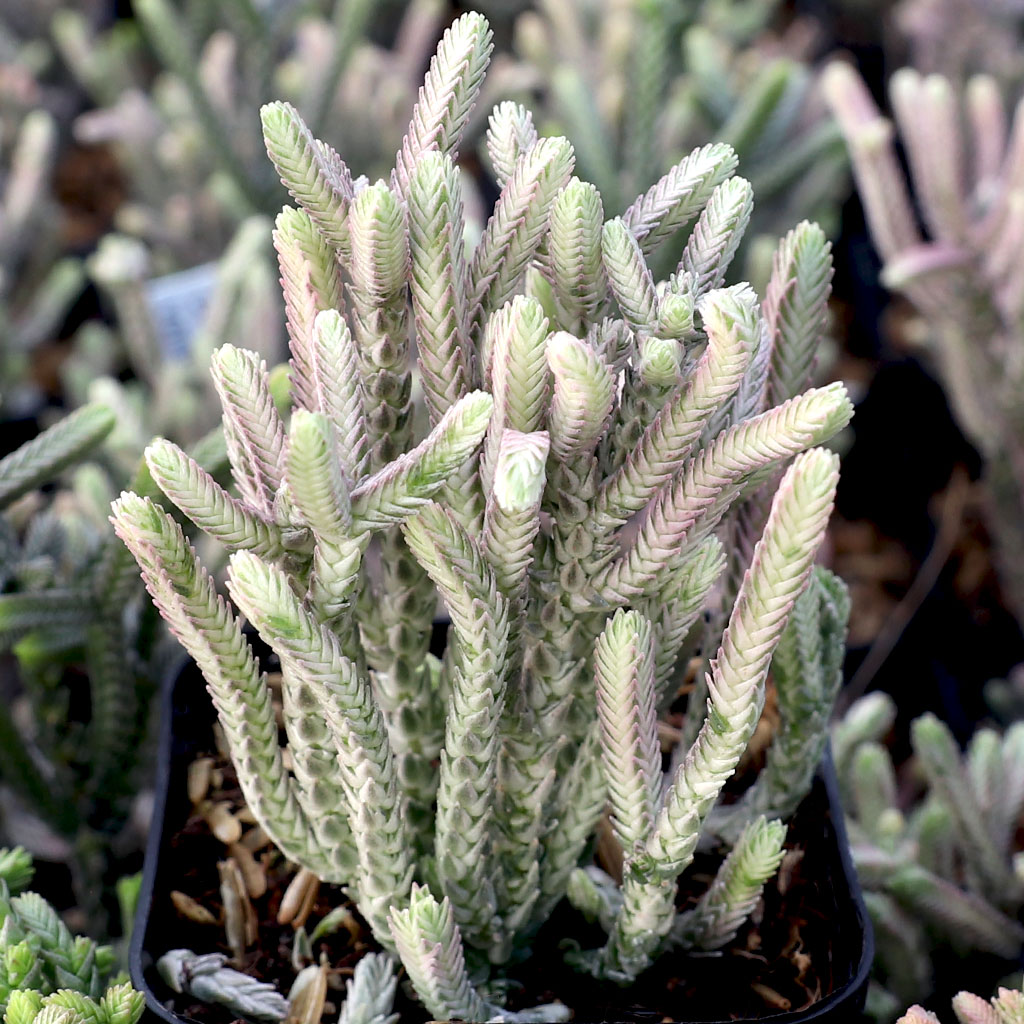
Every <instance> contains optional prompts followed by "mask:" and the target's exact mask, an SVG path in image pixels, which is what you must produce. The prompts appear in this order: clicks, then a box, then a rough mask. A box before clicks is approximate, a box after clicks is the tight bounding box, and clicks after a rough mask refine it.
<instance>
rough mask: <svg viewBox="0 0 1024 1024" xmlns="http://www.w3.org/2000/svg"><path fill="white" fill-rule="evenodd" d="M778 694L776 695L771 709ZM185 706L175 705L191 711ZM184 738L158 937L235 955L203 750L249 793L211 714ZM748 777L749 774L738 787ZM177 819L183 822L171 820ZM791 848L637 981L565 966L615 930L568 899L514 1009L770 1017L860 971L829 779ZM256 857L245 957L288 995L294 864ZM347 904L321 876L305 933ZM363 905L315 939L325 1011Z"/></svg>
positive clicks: (368, 943)
mask: <svg viewBox="0 0 1024 1024" xmlns="http://www.w3.org/2000/svg"><path fill="white" fill-rule="evenodd" d="M194 672H195V670H194V669H190V670H189V671H188V673H187V675H186V677H185V678H184V679H183V681H182V682H180V683H179V691H180V690H181V689H182V688H187V689H188V690H189V692H190V693H191V691H192V690H195V691H197V692H196V693H195V694H194V695H193V696H192V697H190V699H189V700H188V701H187V702H186V713H187V711H188V710H189V709H196V710H198V709H199V708H201V699H206V700H208V698H205V695H203V694H201V693H199V692H198V691H199V685H200V684H199V682H198V681H197V680H196V679H194V678H189V677H190V676H194ZM771 703H772V702H771V701H769V702H768V708H769V711H770V708H771ZM183 717H185V716H182V715H180V714H176V715H175V718H176V719H177V720H179V721H180V720H181V718H183ZM187 717H188V719H189V721H190V722H191V724H192V725H193V726H196V725H197V724H199V723H197V722H196V718H197V717H199V716H198V715H196V714H188V715H187ZM766 717H770V716H766ZM208 721H209V719H208V717H207V723H208ZM203 733H205V735H202V734H203ZM176 748H177V749H176V757H175V764H174V766H173V768H172V776H171V786H172V789H171V792H170V794H169V800H168V808H169V813H168V819H167V827H168V831H169V833H170V834H168V835H167V836H166V837H165V844H164V848H163V853H162V856H161V863H160V868H159V872H158V875H157V879H156V889H155V892H154V900H153V908H152V916H151V919H150V923H149V927H148V931H147V947H148V948H149V951H150V952H151V953H152V955H153V957H154V959H155V958H156V957H159V956H160V955H161V954H162V953H163V952H165V951H166V950H168V949H173V948H177V947H186V948H189V949H192V950H194V951H195V952H197V953H207V952H213V951H219V952H223V953H225V954H228V955H230V953H231V950H230V948H229V946H228V943H227V939H226V935H225V929H224V925H223V920H224V914H223V906H222V897H221V893H220V878H219V875H218V870H217V862H218V861H221V860H223V859H224V858H225V857H226V856H227V850H226V847H225V846H224V845H223V844H222V843H221V842H220V841H219V840H218V839H216V838H215V837H214V836H213V834H212V833H211V830H210V825H209V824H208V820H207V816H206V815H204V813H202V812H201V811H200V810H198V809H197V808H194V807H193V808H192V809H191V811H189V809H188V807H189V801H188V799H187V797H186V796H185V788H186V775H187V772H188V766H189V764H190V763H192V762H193V761H194V760H195V759H196V758H199V757H203V756H208V755H209V756H213V757H214V758H215V760H214V770H213V772H212V778H213V780H214V785H213V787H211V789H210V790H209V791H208V792H207V793H206V799H207V800H212V801H214V802H215V803H226V804H227V805H228V806H229V807H230V808H231V809H232V811H233V812H236V813H239V814H240V817H241V818H242V819H243V820H244V819H245V818H246V813H245V811H244V804H243V801H242V797H241V792H240V790H239V789H238V787H237V783H236V780H235V776H234V772H233V769H232V768H231V765H230V762H229V761H228V760H226V759H225V758H223V757H222V756H220V755H218V754H217V752H216V746H215V744H214V743H213V742H212V733H211V731H210V727H209V724H207V725H206V726H205V727H203V726H201V727H200V729H199V732H198V734H197V736H196V737H195V739H194V740H193V742H192V743H188V744H186V746H182V745H181V744H180V743H177V742H176ZM756 761H757V758H756V757H755V758H754V759H753V760H752V762H751V768H753V767H756ZM741 786H742V782H741V783H740V785H739V786H737V790H738V789H739V788H741ZM175 809H176V810H177V817H175ZM176 822H177V830H176V831H172V830H174V829H175V823H176ZM246 827H248V826H246ZM787 849H788V851H789V853H788V854H787V857H786V859H785V861H784V862H783V867H782V869H781V871H780V874H779V877H778V878H777V879H776V880H774V881H773V882H772V883H770V884H769V886H768V887H766V890H765V894H764V899H763V901H762V904H761V906H760V907H759V909H758V911H757V913H756V914H755V915H754V918H753V919H752V920H751V921H750V922H748V924H747V925H746V926H745V927H744V928H743V929H742V930H741V932H740V933H739V935H738V936H737V938H736V940H735V941H734V942H733V943H732V944H731V945H730V946H729V947H728V948H727V949H725V950H723V951H720V952H715V953H704V954H682V953H679V954H673V955H670V956H667V957H665V958H663V960H662V961H661V963H659V964H658V965H656V966H655V967H654V968H652V969H651V970H650V971H648V972H647V973H646V974H645V975H643V977H642V978H641V979H640V981H639V982H638V983H637V984H636V985H634V986H633V987H632V988H630V989H628V990H624V989H621V988H619V987H617V986H615V985H612V984H608V983H600V982H596V981H595V980H594V979H592V978H589V977H587V976H584V975H581V974H576V973H574V972H573V971H572V970H570V969H569V968H568V967H566V966H565V965H564V963H563V950H564V944H565V939H566V938H567V937H569V938H571V939H572V940H574V942H576V943H578V944H579V945H580V947H581V948H584V949H586V948H596V947H597V946H599V945H600V944H602V942H603V938H604V935H603V932H602V930H601V929H600V927H599V926H597V925H595V924H588V923H587V922H586V921H585V920H584V918H583V917H582V916H581V915H580V914H578V913H577V912H576V911H575V910H574V909H573V908H572V907H571V906H569V905H568V903H566V902H563V903H562V905H561V906H560V907H559V908H558V909H557V910H556V912H555V914H554V915H553V917H552V919H551V921H550V922H549V923H548V924H547V925H545V926H544V928H542V930H541V931H540V932H539V934H538V935H537V936H536V939H535V941H534V943H533V950H532V956H531V957H530V959H529V960H528V961H526V962H524V963H522V964H520V965H513V966H512V967H510V969H509V971H508V980H509V987H508V992H507V1003H508V1006H509V1008H510V1009H520V1008H523V1007H527V1006H532V1005H537V1004H539V1003H548V1002H555V1001H561V1002H564V1003H566V1004H567V1005H569V1006H571V1007H572V1008H573V1011H574V1017H573V1019H574V1020H575V1021H588V1022H598V1021H623V1022H626V1021H638V1022H640V1021H676V1020H680V1021H682V1020H686V1021H716V1020H737V1019H746V1018H758V1017H764V1016H768V1015H772V1014H778V1013H785V1012H787V1011H791V1010H794V1011H795V1010H801V1009H804V1008H806V1007H808V1006H810V1005H812V1004H813V1003H814V1002H815V1001H817V1000H819V999H821V998H822V997H824V996H827V995H828V994H830V993H831V992H832V991H833V990H835V989H836V988H838V987H839V986H841V985H843V984H844V983H845V982H847V981H848V980H849V979H850V977H851V976H852V974H853V973H854V971H855V969H856V968H855V964H856V962H857V959H858V958H859V954H860V949H859V947H858V946H857V943H858V941H859V931H858V929H857V928H856V923H855V922H854V921H852V920H851V921H848V922H846V923H845V925H844V924H842V923H841V922H842V921H843V915H844V914H846V915H848V914H849V913H850V907H849V902H848V896H847V893H846V883H845V881H844V879H843V878H842V877H841V868H840V866H839V863H838V855H837V853H836V849H837V848H836V843H835V833H834V827H833V822H832V817H831V811H830V808H829V806H828V803H827V799H826V796H825V792H824V787H823V785H822V784H821V783H820V781H818V782H816V783H815V787H814V790H813V791H812V793H811V794H810V796H809V797H808V798H807V800H805V802H804V804H803V805H802V806H801V808H800V809H799V810H798V811H797V813H796V815H795V816H794V818H793V820H792V823H791V825H790V829H789V835H788V839H787ZM256 857H257V860H258V863H259V864H260V865H261V867H262V868H263V870H264V871H265V875H266V880H267V889H266V893H265V894H264V895H262V896H259V897H258V898H255V899H252V900H251V903H252V907H253V910H254V911H255V915H256V918H257V919H258V937H257V940H256V942H255V943H253V944H252V945H251V946H250V947H249V948H248V949H247V950H246V952H245V954H244V956H243V957H242V958H241V960H240V961H239V962H238V963H237V966H238V967H239V968H240V969H242V970H244V971H245V972H246V973H248V974H250V975H252V976H254V977H257V978H259V979H261V980H264V981H269V982H272V983H274V984H275V986H276V987H277V988H278V989H279V990H280V991H281V992H283V993H285V994H287V993H288V990H289V988H290V986H291V983H292V981H293V980H294V978H295V974H296V966H295V964H294V963H293V959H292V957H293V946H294V940H295V929H294V925H293V924H281V923H279V922H278V913H279V911H280V908H281V903H282V898H283V897H284V894H285V890H286V888H287V886H288V884H289V883H290V882H291V881H292V879H293V878H294V876H295V868H294V866H290V865H288V864H287V863H286V862H285V861H284V860H283V858H281V857H280V856H279V855H277V854H276V853H275V852H274V851H273V849H272V848H271V847H269V846H267V847H265V848H263V849H261V850H258V851H257V852H256ZM720 860H721V855H720V854H719V853H717V852H716V853H707V854H700V855H698V857H697V859H696V860H695V862H694V864H693V865H692V866H691V868H690V869H689V871H687V873H686V874H685V875H684V877H683V880H682V883H681V885H680V892H679V896H678V900H677V904H678V906H679V907H680V908H681V909H685V908H686V907H687V906H689V905H692V904H693V903H694V902H695V901H696V900H697V898H698V897H699V896H700V895H701V894H702V893H703V892H704V891H705V890H706V888H707V886H708V884H709V883H710V881H711V879H712V877H713V875H714V873H715V870H716V869H717V866H718V864H719V862H720ZM172 890H176V891H177V892H179V893H183V894H185V895H186V896H187V897H189V898H190V899H191V900H193V901H194V902H195V904H197V905H199V906H201V907H203V908H205V909H206V910H207V911H209V912H210V916H211V918H212V919H211V921H209V922H208V923H199V922H197V921H194V920H189V919H188V918H187V917H186V916H183V915H182V914H181V913H179V912H176V911H175V910H174V908H173V907H172V904H171V891H172ZM179 902H180V897H179ZM343 903H346V899H345V896H344V895H343V893H342V892H341V891H340V890H339V889H338V888H337V887H334V886H321V887H320V888H319V891H318V893H317V895H316V899H315V902H314V904H313V906H312V909H311V911H310V913H309V915H308V918H306V923H305V930H306V932H307V933H311V932H312V930H313V928H314V927H315V925H316V923H317V922H319V921H320V920H321V918H323V917H324V916H325V915H326V914H327V913H328V912H329V911H330V910H331V909H333V908H334V907H336V906H338V905H339V904H343ZM349 906H350V907H351V905H349ZM351 909H352V912H353V918H352V920H350V922H349V924H348V927H347V928H342V929H340V930H339V931H338V932H336V933H335V934H333V935H330V936H327V937H326V938H324V939H322V940H318V941H317V942H316V943H315V944H314V946H313V955H314V957H315V958H316V959H317V960H319V959H320V958H321V957H323V958H324V961H325V962H326V963H327V964H328V965H329V967H330V974H329V985H330V986H331V987H330V989H329V992H328V1004H329V1005H328V1006H326V1007H325V1013H324V1020H334V1019H336V1015H337V1011H338V1009H339V1008H340V1004H341V1002H342V1001H343V999H344V982H345V979H346V978H347V977H350V976H351V973H352V970H353V969H354V967H355V964H356V963H357V962H358V960H359V958H360V957H361V956H362V955H363V954H364V953H365V952H367V951H368V950H371V949H376V948H379V947H377V945H376V943H375V942H374V940H373V939H372V937H371V936H370V935H369V932H368V930H367V929H366V927H365V925H364V924H363V923H362V920H361V918H359V917H358V914H357V913H356V912H355V909H354V907H351ZM837 923H838V924H839V927H837ZM302 965H303V964H302V963H300V964H299V966H302ZM148 974H149V977H150V979H151V981H152V983H153V989H154V991H155V992H157V994H158V995H159V996H160V997H161V998H163V996H164V995H165V994H166V995H168V996H170V993H169V991H168V990H167V989H166V987H165V986H163V984H162V983H161V982H160V981H159V979H158V978H156V976H155V972H148ZM173 1008H174V1010H175V1011H176V1012H177V1013H179V1014H182V1015H184V1016H186V1017H189V1018H191V1019H194V1020H197V1021H202V1022H204V1024H228V1022H229V1021H232V1020H233V1019H234V1017H233V1015H232V1014H231V1013H229V1012H227V1011H225V1010H223V1009H220V1008H217V1007H210V1006H205V1005H203V1004H197V1003H195V1001H194V1000H190V999H189V998H188V997H183V996H178V997H176V998H175V1000H174V1002H173ZM396 1009H397V1010H398V1011H399V1012H400V1013H401V1014H402V1016H401V1020H402V1022H403V1024H412V1022H415V1021H424V1020H426V1019H427V1016H426V1015H425V1013H424V1011H423V1010H422V1009H421V1008H419V1007H418V1006H417V1005H416V1004H415V1003H414V1002H413V1001H411V1000H410V999H409V998H408V996H407V995H405V994H400V998H399V1005H398V1006H396Z"/></svg>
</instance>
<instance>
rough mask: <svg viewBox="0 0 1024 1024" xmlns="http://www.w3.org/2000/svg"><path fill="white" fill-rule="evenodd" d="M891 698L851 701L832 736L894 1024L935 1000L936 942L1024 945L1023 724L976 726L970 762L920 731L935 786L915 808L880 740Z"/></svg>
mask: <svg viewBox="0 0 1024 1024" xmlns="http://www.w3.org/2000/svg"><path fill="white" fill-rule="evenodd" d="M895 713H896V709H895V705H894V704H893V702H892V699H891V698H890V697H888V695H885V694H881V693H873V694H869V695H868V696H866V697H863V698H861V700H859V701H857V702H856V703H854V704H853V705H852V706H851V707H850V709H849V710H848V711H847V713H846V715H845V716H844V718H843V719H842V720H841V721H839V722H837V723H836V725H835V727H834V731H833V743H834V747H835V750H836V760H837V766H838V767H839V768H840V771H841V773H842V774H841V775H840V778H842V779H843V780H844V781H845V789H846V792H845V794H844V800H845V804H846V807H847V821H848V826H849V832H850V839H851V848H852V852H853V858H854V863H855V864H856V867H857V874H858V876H859V878H860V880H861V883H862V884H863V885H864V887H865V889H866V893H865V897H866V902H867V905H868V911H869V913H870V914H871V918H872V922H873V923H874V926H875V936H876V943H877V946H878V958H877V961H876V978H877V983H878V984H879V985H884V987H885V988H886V989H887V990H890V992H891V998H886V999H883V998H882V993H881V991H879V992H878V993H876V995H875V998H874V1001H875V1004H876V1005H877V1006H879V1007H883V1006H884V1007H886V1008H888V1009H889V1011H890V1012H889V1013H888V1019H893V1018H894V1017H895V1015H896V1011H898V1008H899V1007H900V1006H905V1005H906V1004H907V1003H908V1002H910V1001H912V1000H914V999H922V998H924V997H926V996H927V994H928V993H929V991H931V980H932V978H931V963H930V960H931V954H932V951H933V950H934V949H935V948H936V946H937V945H939V944H952V945H953V946H954V948H958V949H962V950H970V951H983V952H987V953H991V954H995V955H998V956H1001V957H1005V958H1013V957H1016V956H1018V954H1019V952H1020V950H1021V948H1022V947H1024V928H1022V927H1021V925H1020V923H1019V921H1018V915H1019V912H1020V908H1021V906H1024V854H1022V852H1021V851H1020V850H1018V849H1017V846H1016V841H1015V829H1016V822H1017V821H1018V820H1019V817H1020V813H1021V809H1022V807H1024V724H1022V723H1017V724H1015V725H1013V726H1011V727H1010V728H1008V729H1007V730H1006V731H1005V733H1003V734H1000V733H999V732H998V731H996V730H995V729H991V728H987V727H982V728H979V729H978V730H977V731H976V732H975V734H974V736H973V737H972V739H971V741H970V743H969V744H968V747H967V750H966V752H965V753H961V752H960V750H959V747H958V745H957V743H956V741H955V739H954V738H953V735H952V733H951V732H950V730H949V728H948V726H946V725H945V724H944V723H943V722H941V721H940V720H939V719H938V718H936V717H935V716H934V715H931V714H928V715H923V716H922V717H920V718H918V719H916V720H915V721H914V722H913V724H912V726H911V739H912V742H913V748H914V755H915V761H916V763H917V765H918V767H919V770H920V773H921V774H922V775H923V777H924V779H925V781H926V783H927V788H926V790H925V792H924V794H923V795H922V796H921V797H920V799H918V800H916V801H915V802H914V804H913V805H912V806H910V807H906V806H903V805H902V804H901V802H900V801H899V800H898V799H897V786H896V773H895V769H894V767H893V762H892V759H891V757H890V755H889V752H888V750H887V749H886V748H885V747H884V746H883V745H882V743H881V740H882V739H883V738H884V736H885V734H886V733H887V732H888V731H889V729H890V728H891V726H892V723H893V721H894V719H895Z"/></svg>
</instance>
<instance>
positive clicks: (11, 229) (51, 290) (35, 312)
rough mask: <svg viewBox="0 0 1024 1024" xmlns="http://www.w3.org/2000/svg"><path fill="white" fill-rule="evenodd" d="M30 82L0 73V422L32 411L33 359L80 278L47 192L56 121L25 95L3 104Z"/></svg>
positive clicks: (35, 401)
mask: <svg viewBox="0 0 1024 1024" xmlns="http://www.w3.org/2000/svg"><path fill="white" fill-rule="evenodd" d="M14 67H15V69H17V64H15V65H14ZM10 70H11V67H10V66H9V65H8V66H5V67H4V68H2V69H0V72H3V71H10ZM34 85H35V82H34V80H33V79H32V78H31V76H30V75H28V74H27V73H26V75H25V76H24V77H23V78H21V79H20V81H19V76H18V75H17V74H15V73H9V74H3V73H0V422H3V421H6V420H13V419H19V418H23V417H25V416H28V415H31V414H34V413H35V412H36V410H37V409H38V407H39V404H40V402H41V399H42V396H41V393H40V389H39V387H38V384H37V383H35V382H34V381H33V380H32V377H31V374H30V364H31V360H32V358H33V355H34V354H35V353H36V352H37V350H38V349H39V348H40V346H41V345H42V344H43V343H44V342H47V341H50V340H52V339H53V338H54V337H55V336H56V334H57V332H58V330H59V328H60V326H61V324H62V322H63V320H64V318H65V316H66V315H67V312H68V310H69V308H70V307H71V306H72V304H73V303H74V302H75V301H76V300H77V299H78V297H79V296H80V294H81V292H82V289H83V287H84V284H85V273H84V270H83V268H82V263H81V261H80V260H79V259H77V258H76V257H75V256H72V255H67V254H66V253H65V251H64V250H65V245H64V238H63V236H62V231H61V219H60V217H59V215H58V212H57V203H56V201H55V198H54V195H53V171H54V165H55V162H56V157H57V147H58V131H59V129H58V125H57V122H56V120H55V119H54V117H53V115H51V114H50V113H49V112H47V111H46V110H44V109H42V108H41V107H36V108H35V109H29V107H30V106H31V101H29V102H28V104H27V105H23V104H21V103H19V102H12V103H8V102H6V101H7V100H9V99H10V98H11V92H12V90H14V91H18V90H20V89H21V87H22V86H24V87H25V89H26V90H27V93H28V95H20V96H18V97H17V99H25V100H28V96H30V95H33V94H35V93H36V90H35V89H34V88H33V86H34ZM5 87H6V88H5ZM37 101H38V98H37Z"/></svg>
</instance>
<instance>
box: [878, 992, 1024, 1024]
mask: <svg viewBox="0 0 1024 1024" xmlns="http://www.w3.org/2000/svg"><path fill="white" fill-rule="evenodd" d="M953 1013H954V1014H955V1015H956V1019H957V1020H958V1021H959V1022H960V1024H1018V1022H1019V1021H1022V1020H1024V992H1021V991H1020V989H1017V988H1003V987H1000V989H999V991H998V992H997V993H996V994H995V995H994V996H993V997H992V998H991V999H983V998H982V997H981V996H976V995H975V994H974V993H973V992H959V993H958V994H957V995H956V996H954V997H953ZM938 1020H939V1018H938V1017H937V1016H936V1015H935V1014H934V1013H932V1012H931V1011H929V1010H926V1009H925V1008H924V1007H923V1006H911V1007H910V1009H909V1010H907V1012H906V1013H904V1014H903V1016H902V1017H900V1019H899V1021H898V1024H938Z"/></svg>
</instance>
